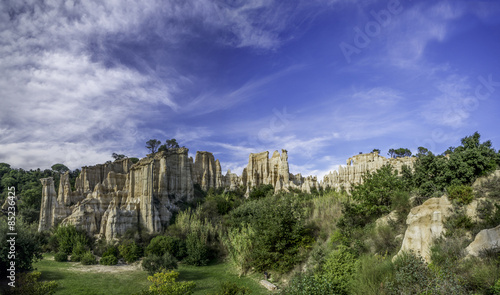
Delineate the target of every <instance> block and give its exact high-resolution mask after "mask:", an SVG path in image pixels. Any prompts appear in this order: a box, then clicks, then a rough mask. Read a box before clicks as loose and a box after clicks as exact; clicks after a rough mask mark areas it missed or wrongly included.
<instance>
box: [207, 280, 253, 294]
mask: <svg viewBox="0 0 500 295" xmlns="http://www.w3.org/2000/svg"><path fill="white" fill-rule="evenodd" d="M250 293H252V291H250V289H248V288H247V287H239V286H238V285H237V284H235V283H231V282H222V283H220V285H219V289H218V290H217V292H215V293H212V295H245V294H250Z"/></svg>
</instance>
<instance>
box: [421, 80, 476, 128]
mask: <svg viewBox="0 0 500 295" xmlns="http://www.w3.org/2000/svg"><path fill="white" fill-rule="evenodd" d="M436 88H437V90H438V91H439V93H438V94H436V96H435V97H434V98H433V99H432V100H431V101H430V102H428V103H426V104H425V105H423V106H422V111H421V115H422V116H423V117H424V118H425V119H426V120H427V121H428V122H429V123H431V124H437V125H441V126H448V127H454V128H457V127H461V126H463V125H464V124H465V123H466V122H467V119H468V118H469V116H470V113H471V111H473V110H475V109H476V108H477V103H478V100H477V99H475V97H474V96H473V95H472V90H471V86H470V84H469V81H468V78H467V77H465V76H458V75H450V76H449V77H447V78H446V79H445V80H443V81H441V82H439V83H438V85H436Z"/></svg>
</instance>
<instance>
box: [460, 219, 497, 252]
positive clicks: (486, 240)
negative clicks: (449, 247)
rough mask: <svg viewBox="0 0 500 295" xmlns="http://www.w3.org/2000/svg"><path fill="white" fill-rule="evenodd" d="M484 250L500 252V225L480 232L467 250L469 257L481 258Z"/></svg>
mask: <svg viewBox="0 0 500 295" xmlns="http://www.w3.org/2000/svg"><path fill="white" fill-rule="evenodd" d="M484 250H500V225H498V226H497V227H495V228H490V229H483V230H482V231H480V232H479V233H478V234H477V235H476V238H475V239H474V241H472V243H470V245H469V246H467V248H466V249H465V251H466V252H467V255H469V256H479V254H480V253H481V252H482V251H484Z"/></svg>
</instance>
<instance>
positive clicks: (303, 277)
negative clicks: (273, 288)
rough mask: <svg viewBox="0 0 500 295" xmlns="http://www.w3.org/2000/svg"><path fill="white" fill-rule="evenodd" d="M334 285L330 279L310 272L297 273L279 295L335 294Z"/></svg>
mask: <svg viewBox="0 0 500 295" xmlns="http://www.w3.org/2000/svg"><path fill="white" fill-rule="evenodd" d="M334 289H335V286H334V285H333V283H332V282H331V281H329V280H328V279H327V278H325V277H323V276H317V275H314V274H312V273H307V274H299V275H297V276H295V277H294V278H293V279H292V280H291V281H290V284H289V285H288V286H286V287H285V288H284V289H283V290H282V291H281V292H280V294H281V295H305V294H307V295H336V293H335V291H334Z"/></svg>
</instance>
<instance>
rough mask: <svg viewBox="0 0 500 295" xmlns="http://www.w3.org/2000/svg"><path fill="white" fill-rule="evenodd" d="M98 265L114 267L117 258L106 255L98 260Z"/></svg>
mask: <svg viewBox="0 0 500 295" xmlns="http://www.w3.org/2000/svg"><path fill="white" fill-rule="evenodd" d="M99 263H100V264H102V265H116V264H117V263H118V258H116V256H114V255H112V254H108V255H107V256H104V257H102V258H101V260H99Z"/></svg>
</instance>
